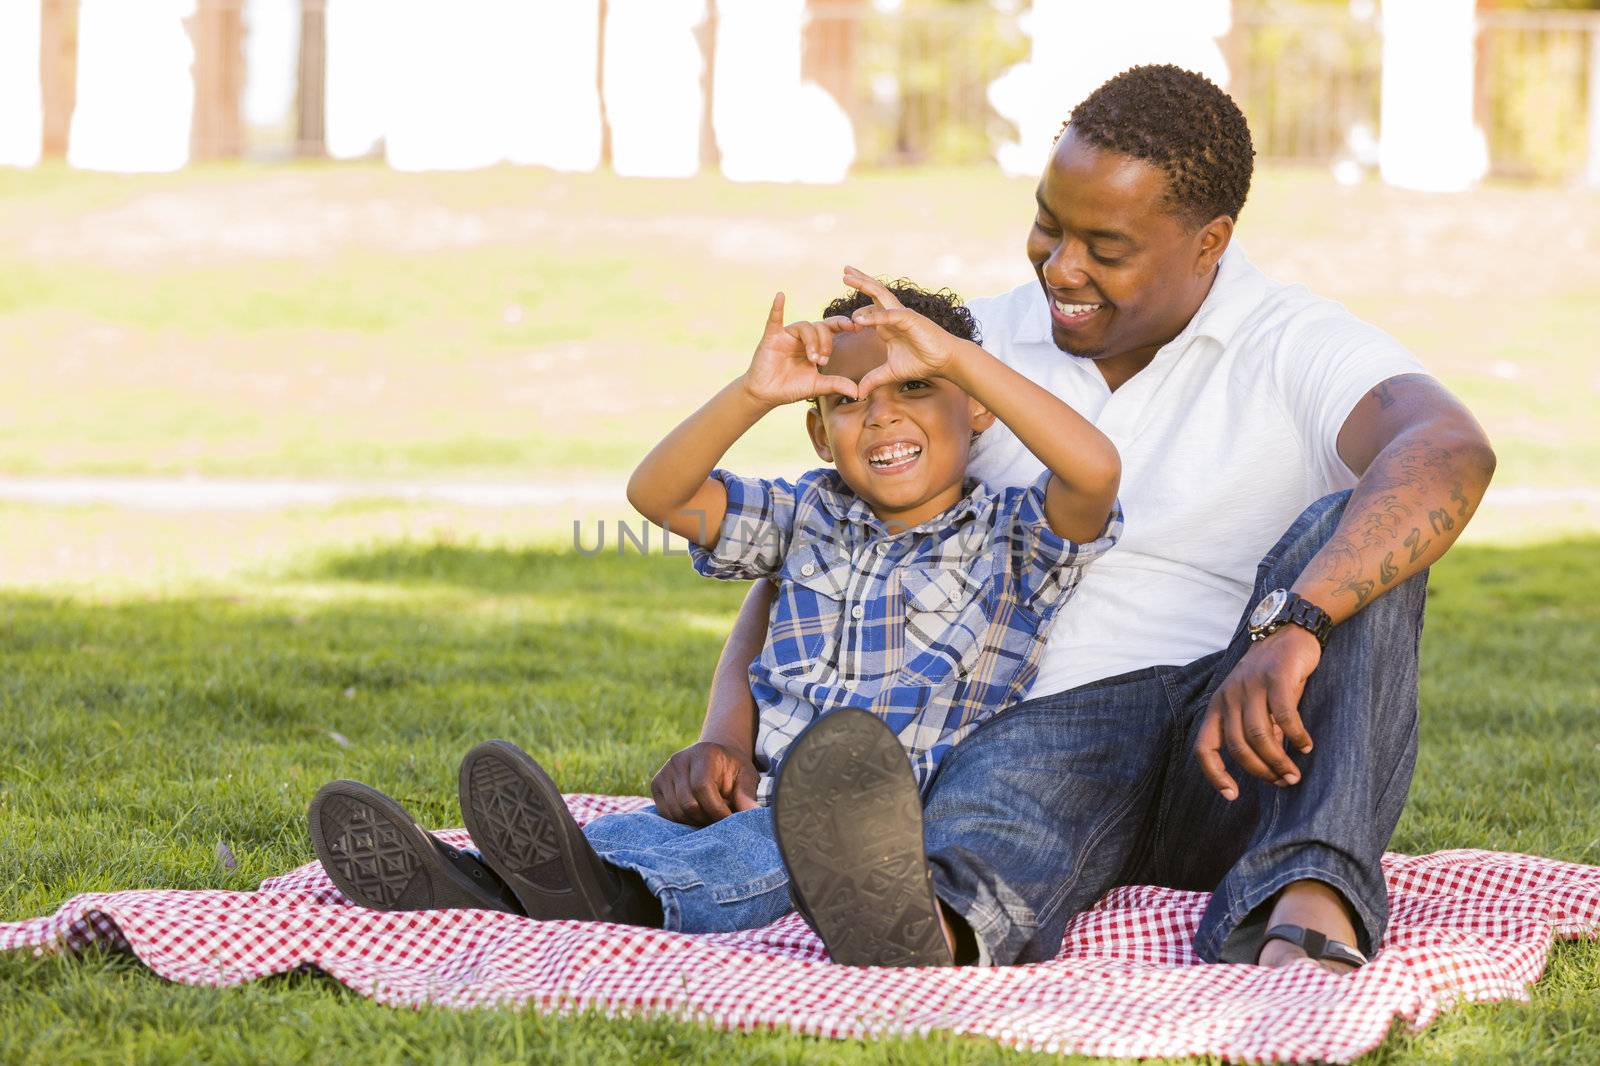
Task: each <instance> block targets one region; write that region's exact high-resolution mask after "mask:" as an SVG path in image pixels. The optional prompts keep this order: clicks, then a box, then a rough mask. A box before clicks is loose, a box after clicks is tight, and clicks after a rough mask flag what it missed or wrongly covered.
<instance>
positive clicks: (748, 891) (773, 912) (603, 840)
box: [584, 807, 793, 933]
mask: <svg viewBox="0 0 1600 1066" xmlns="http://www.w3.org/2000/svg"><path fill="white" fill-rule="evenodd" d="M584 835H585V836H586V837H587V838H588V840H589V843H590V844H591V845H593V847H594V849H595V851H596V852H597V853H598V854H599V855H600V857H601V858H602V859H603V860H605V862H606V863H608V864H610V865H612V866H615V867H618V868H619V869H622V870H625V871H628V872H629V873H630V874H632V875H635V876H637V877H639V878H640V879H641V881H642V882H643V884H644V886H645V888H646V889H648V890H649V892H650V893H651V895H653V896H654V897H655V899H656V900H657V901H658V902H659V904H660V907H661V923H660V924H661V927H662V928H663V929H671V930H675V931H678V932H683V933H731V932H735V931H737V930H740V929H759V928H760V927H761V926H764V925H770V924H771V923H773V922H775V921H777V920H778V919H779V918H782V917H783V916H784V915H785V914H788V913H789V911H790V910H792V909H793V907H792V905H791V903H790V900H789V874H788V872H787V870H785V869H784V865H783V857H782V856H781V855H779V854H778V846H777V843H776V841H775V840H774V839H773V835H772V811H771V809H770V808H768V807H755V808H752V809H750V810H745V811H735V812H734V813H733V814H730V815H728V816H727V817H725V818H722V819H719V820H718V821H715V822H712V823H711V824H710V825H708V826H705V827H703V828H698V829H697V828H694V827H693V826H687V825H681V824H679V823H677V822H671V821H668V820H667V819H665V818H663V817H661V815H659V814H657V813H656V809H655V808H654V807H645V808H644V809H642V810H638V811H630V812H628V813H626V814H611V815H607V816H606V817H604V818H597V819H595V820H594V821H593V822H590V823H589V824H588V825H587V826H585V827H584Z"/></svg>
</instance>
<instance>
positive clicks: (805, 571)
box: [800, 563, 817, 577]
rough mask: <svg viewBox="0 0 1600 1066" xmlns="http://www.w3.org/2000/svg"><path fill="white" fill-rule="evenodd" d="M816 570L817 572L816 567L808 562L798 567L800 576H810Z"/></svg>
mask: <svg viewBox="0 0 1600 1066" xmlns="http://www.w3.org/2000/svg"><path fill="white" fill-rule="evenodd" d="M816 572H817V568H816V567H815V566H812V565H811V564H810V563H806V564H805V565H804V566H802V567H801V568H800V576H801V577H810V576H811V575H812V574H814V573H816Z"/></svg>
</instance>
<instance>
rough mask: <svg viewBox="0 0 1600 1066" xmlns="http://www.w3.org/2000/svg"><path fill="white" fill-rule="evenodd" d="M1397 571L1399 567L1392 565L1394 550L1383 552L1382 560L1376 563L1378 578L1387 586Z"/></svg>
mask: <svg viewBox="0 0 1600 1066" xmlns="http://www.w3.org/2000/svg"><path fill="white" fill-rule="evenodd" d="M1399 572H1400V568H1399V567H1398V566H1396V565H1394V552H1385V553H1384V555H1383V562H1381V563H1379V564H1378V580H1379V581H1382V582H1383V583H1384V585H1385V586H1387V585H1388V584H1389V582H1391V581H1393V580H1394V576H1395V575H1396V574H1398V573H1399Z"/></svg>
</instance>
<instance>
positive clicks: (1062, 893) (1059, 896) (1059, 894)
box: [1034, 760, 1159, 929]
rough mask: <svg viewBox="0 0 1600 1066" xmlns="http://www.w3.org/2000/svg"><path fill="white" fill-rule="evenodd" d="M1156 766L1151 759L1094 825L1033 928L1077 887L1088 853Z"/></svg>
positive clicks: (1134, 798) (1133, 800) (1147, 783)
mask: <svg viewBox="0 0 1600 1066" xmlns="http://www.w3.org/2000/svg"><path fill="white" fill-rule="evenodd" d="M1158 766H1159V760H1153V761H1152V762H1151V765H1150V768H1149V769H1147V770H1146V771H1145V773H1144V776H1143V777H1142V778H1140V780H1139V783H1138V785H1137V786H1135V787H1134V788H1133V789H1132V790H1131V791H1130V792H1129V794H1128V796H1127V798H1125V799H1124V800H1123V801H1122V803H1120V804H1119V805H1118V806H1117V807H1116V809H1115V810H1113V811H1112V812H1111V814H1109V815H1107V816H1106V818H1105V820H1104V821H1102V822H1101V823H1100V824H1099V825H1097V826H1095V830H1094V832H1093V833H1091V834H1090V835H1089V838H1088V839H1087V840H1086V841H1085V842H1084V845H1083V847H1082V848H1080V849H1078V861H1077V862H1076V863H1075V864H1074V865H1073V868H1072V876H1071V877H1070V878H1068V879H1067V881H1066V882H1065V883H1064V884H1063V885H1062V886H1061V887H1060V888H1058V889H1057V890H1056V891H1055V893H1054V894H1052V895H1051V897H1050V898H1049V900H1047V901H1046V903H1045V905H1044V908H1043V909H1042V910H1041V911H1040V912H1039V921H1038V922H1037V923H1036V924H1035V926H1034V928H1035V929H1037V928H1038V927H1039V926H1041V925H1044V924H1045V923H1046V922H1047V921H1048V920H1049V919H1050V918H1051V917H1052V916H1053V915H1054V914H1055V912H1056V911H1057V910H1058V909H1059V908H1060V907H1061V904H1062V902H1063V901H1064V900H1065V899H1066V897H1067V894H1068V893H1070V892H1071V891H1072V890H1073V889H1074V888H1076V887H1077V885H1078V878H1080V877H1082V876H1083V864H1084V863H1085V862H1087V861H1088V858H1089V856H1090V854H1092V853H1093V851H1094V849H1095V847H1096V845H1098V844H1099V843H1100V840H1101V838H1103V837H1104V836H1105V835H1106V834H1107V833H1108V832H1110V831H1111V827H1112V826H1113V825H1115V824H1116V822H1117V820H1118V819H1120V818H1121V817H1122V816H1123V815H1124V814H1126V813H1127V812H1128V810H1129V808H1131V807H1132V806H1133V805H1134V804H1135V803H1136V802H1138V799H1139V797H1140V796H1141V795H1143V794H1144V792H1145V790H1146V789H1147V788H1149V786H1150V779H1151V778H1152V777H1153V776H1154V775H1155V772H1156V769H1157V768H1158Z"/></svg>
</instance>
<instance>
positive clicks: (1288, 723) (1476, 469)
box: [1194, 374, 1495, 799]
mask: <svg viewBox="0 0 1600 1066" xmlns="http://www.w3.org/2000/svg"><path fill="white" fill-rule="evenodd" d="M1338 450H1339V457H1340V458H1341V459H1343V460H1344V462H1345V464H1346V465H1347V466H1349V467H1350V469H1351V470H1352V471H1354V472H1355V473H1356V474H1358V475H1359V476H1360V481H1358V482H1357V484H1356V487H1355V490H1354V491H1353V492H1352V493H1351V495H1350V500H1349V502H1348V503H1347V504H1346V505H1345V509H1344V514H1343V516H1342V517H1341V518H1340V520H1339V525H1338V526H1337V528H1335V530H1334V533H1333V536H1332V537H1330V538H1329V539H1328V542H1327V543H1326V544H1325V545H1323V547H1322V550H1321V551H1319V552H1318V553H1317V554H1316V555H1314V556H1312V558H1311V561H1310V562H1309V563H1308V564H1307V565H1306V568H1305V570H1304V571H1302V572H1301V574H1300V577H1299V579H1298V580H1297V581H1296V582H1295V583H1294V589H1293V591H1295V592H1297V593H1299V594H1300V595H1301V596H1304V597H1305V598H1306V599H1307V600H1310V601H1311V602H1312V603H1314V604H1316V605H1317V606H1318V607H1321V608H1322V609H1323V610H1325V611H1327V612H1328V614H1329V615H1330V616H1332V618H1333V620H1334V622H1335V623H1336V624H1337V623H1339V622H1342V621H1344V620H1345V619H1347V618H1349V617H1350V616H1351V615H1353V614H1355V613H1356V612H1357V611H1359V610H1361V609H1362V608H1363V607H1365V606H1367V605H1368V604H1369V603H1371V602H1372V601H1373V600H1375V599H1376V598H1377V597H1379V596H1382V595H1383V594H1384V593H1385V592H1387V591H1388V590H1389V589H1391V588H1393V587H1394V586H1395V585H1397V584H1399V583H1400V582H1402V581H1404V580H1405V579H1406V578H1408V577H1410V576H1411V575H1413V574H1416V573H1418V572H1420V571H1421V570H1423V569H1424V568H1426V567H1428V566H1430V565H1432V563H1433V562H1434V561H1435V560H1437V559H1438V558H1439V557H1440V556H1442V555H1443V554H1444V553H1445V551H1446V550H1448V549H1449V547H1450V545H1452V544H1454V543H1455V540H1456V538H1457V537H1459V536H1460V535H1461V531H1462V530H1463V529H1464V528H1466V524H1467V521H1468V520H1469V519H1470V518H1471V517H1472V515H1473V513H1474V512H1475V511H1476V510H1477V509H1478V504H1479V503H1481V502H1482V501H1483V493H1484V490H1485V489H1487V488H1488V485H1489V479H1490V478H1491V477H1492V476H1493V475H1494V467H1495V456H1494V450H1493V449H1492V448H1491V447H1490V445H1489V439H1488V437H1487V436H1486V435H1485V434H1484V432H1483V427H1481V426H1480V425H1478V422H1477V420H1476V419H1475V418H1473V417H1472V413H1471V412H1470V411H1468V410H1467V409H1466V407H1465V406H1463V405H1462V403H1461V401H1459V400H1457V399H1456V398H1455V397H1454V396H1452V395H1451V394H1450V392H1449V391H1448V390H1446V389H1445V387H1444V386H1443V385H1441V384H1439V382H1437V381H1435V380H1434V379H1433V378H1431V377H1428V376H1427V375H1424V374H1403V375H1401V376H1399V377H1393V378H1390V379H1389V380H1387V381H1384V382H1382V383H1381V384H1379V385H1378V386H1377V388H1375V389H1373V390H1372V391H1371V392H1369V393H1368V394H1367V395H1366V396H1364V397H1362V399H1361V401H1360V402H1359V403H1357V404H1356V406H1355V409H1354V410H1352V411H1351V412H1350V415H1349V417H1348V418H1346V419H1345V423H1344V426H1343V428H1342V429H1341V430H1340V431H1339V437H1338ZM1321 659H1322V648H1321V647H1320V646H1319V645H1318V644H1317V640H1316V638H1315V637H1313V636H1312V635H1311V634H1310V633H1308V632H1306V631H1305V630H1304V629H1301V628H1300V627H1299V626H1293V625H1289V626H1284V627H1282V628H1281V629H1279V630H1277V631H1276V632H1275V633H1273V634H1272V635H1271V636H1270V637H1268V638H1267V639H1265V640H1263V641H1260V642H1258V643H1256V644H1254V645H1252V646H1251V647H1250V649H1249V651H1247V652H1246V653H1245V655H1244V658H1243V659H1241V660H1240V661H1239V664H1238V665H1237V666H1236V667H1234V669H1233V672H1232V673H1230V674H1229V675H1228V677H1227V679H1226V680H1225V681H1223V683H1222V685H1220V686H1219V687H1218V689H1217V692H1216V695H1215V696H1214V697H1213V698H1212V701H1211V705H1210V706H1209V707H1208V708H1207V710H1206V719H1205V721H1204V722H1203V723H1202V725H1201V729H1200V734H1199V738H1198V740H1197V741H1196V743H1195V749H1194V750H1195V757H1196V759H1198V760H1199V763H1200V768H1201V770H1202V771H1203V772H1204V773H1205V775H1206V778H1207V779H1208V780H1210V781H1211V783H1212V784H1213V785H1215V786H1216V788H1217V790H1218V791H1219V792H1221V793H1222V794H1223V796H1225V797H1226V798H1228V799H1233V798H1235V797H1236V796H1238V794H1239V789H1238V784H1237V782H1235V781H1234V779H1233V777H1232V776H1231V775H1229V773H1228V771H1227V769H1226V768H1225V767H1224V765H1223V762H1222V754H1221V749H1222V747H1223V746H1224V745H1226V747H1227V749H1228V751H1229V753H1230V754H1231V755H1232V756H1233V758H1234V760H1235V761H1236V762H1237V763H1238V764H1239V765H1240V766H1241V767H1242V768H1243V769H1244V770H1245V771H1247V772H1248V773H1251V774H1253V775H1255V776H1256V777H1259V778H1262V779H1264V780H1267V781H1272V782H1274V783H1275V784H1279V785H1292V784H1295V783H1296V782H1297V781H1299V780H1300V775H1299V772H1298V770H1296V768H1295V765H1294V763H1293V761H1292V760H1290V758H1289V756H1288V755H1287V754H1286V753H1285V752H1284V747H1283V743H1284V740H1285V738H1287V739H1288V741H1289V743H1291V744H1293V745H1294V746H1295V748H1296V749H1298V750H1300V751H1302V752H1306V751H1310V750H1311V743H1312V741H1311V736H1310V734H1309V733H1307V732H1306V729H1305V726H1304V724H1302V723H1301V721H1300V714H1299V705H1300V694H1301V692H1303V691H1304V689H1305V685H1306V680H1307V679H1308V678H1309V677H1310V676H1311V673H1312V671H1314V670H1315V669H1316V668H1317V664H1318V663H1319V662H1320V661H1321Z"/></svg>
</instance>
